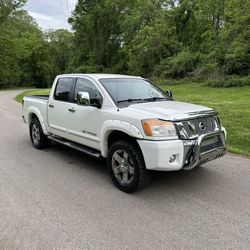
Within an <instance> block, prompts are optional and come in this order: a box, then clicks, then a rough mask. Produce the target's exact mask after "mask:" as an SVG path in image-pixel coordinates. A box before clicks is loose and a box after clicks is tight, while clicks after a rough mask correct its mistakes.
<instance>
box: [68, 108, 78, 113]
mask: <svg viewBox="0 0 250 250" xmlns="http://www.w3.org/2000/svg"><path fill="white" fill-rule="evenodd" d="M68 110H69V112H73V113H74V112H76V110H75V109H74V108H70V109H68Z"/></svg>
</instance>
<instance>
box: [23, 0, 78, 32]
mask: <svg viewBox="0 0 250 250" xmlns="http://www.w3.org/2000/svg"><path fill="white" fill-rule="evenodd" d="M76 2H77V0H53V1H52V0H28V2H27V6H26V7H25V8H26V10H27V11H28V12H29V14H30V15H31V16H32V17H34V19H35V20H36V22H37V23H38V25H39V26H40V27H41V28H42V29H44V30H46V29H61V28H64V29H69V30H70V25H69V24H68V21H67V20H68V18H69V17H70V15H71V12H72V11H73V10H74V8H75V5H76Z"/></svg>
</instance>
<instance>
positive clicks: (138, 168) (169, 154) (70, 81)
mask: <svg viewBox="0 0 250 250" xmlns="http://www.w3.org/2000/svg"><path fill="white" fill-rule="evenodd" d="M23 119H24V122H25V123H27V124H28V126H29V131H30V138H31V142H32V144H33V146H34V147H35V148H37V149H42V148H44V147H46V146H48V145H49V142H50V141H56V142H58V143H61V144H64V145H66V146H69V147H71V148H74V149H76V150H79V151H81V152H84V153H87V154H89V155H91V156H94V157H97V158H101V157H103V158H106V159H107V166H108V170H109V173H110V176H111V178H112V181H113V182H114V184H115V185H116V186H117V187H118V188H119V189H121V190H122V191H124V192H128V193H129V192H133V191H135V190H137V189H139V188H141V187H143V186H144V185H145V184H146V183H147V182H148V181H149V179H150V171H149V170H159V171H172V170H181V169H186V170H190V169H193V168H195V167H198V166H200V165H201V164H204V163H205V162H208V161H211V160H214V159H216V158H218V157H221V156H223V155H224V154H225V152H226V142H225V137H226V130H225V129H224V128H223V127H222V126H221V124H220V120H219V117H218V114H217V113H216V112H215V111H214V110H212V109H210V108H207V107H203V106H199V105H194V104H190V103H184V102H177V101H174V100H173V99H172V93H171V91H167V92H164V91H163V90H161V89H160V88H159V87H157V86H156V85H154V84H153V83H152V82H150V81H149V80H147V79H144V78H141V77H135V76H126V75H113V74H67V75H59V76H57V77H56V78H55V81H54V83H53V86H52V89H51V92H50V95H49V96H32V97H24V100H23Z"/></svg>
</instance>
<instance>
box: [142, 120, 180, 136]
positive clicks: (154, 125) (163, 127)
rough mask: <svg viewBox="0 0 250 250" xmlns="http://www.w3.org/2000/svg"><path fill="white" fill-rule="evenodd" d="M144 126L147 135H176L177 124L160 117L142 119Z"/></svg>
mask: <svg viewBox="0 0 250 250" xmlns="http://www.w3.org/2000/svg"><path fill="white" fill-rule="evenodd" d="M142 126H143V129H144V132H145V134H146V135H147V136H154V137H171V136H176V130H175V126H174V124H173V123H172V122H166V121H161V120H158V119H148V120H142Z"/></svg>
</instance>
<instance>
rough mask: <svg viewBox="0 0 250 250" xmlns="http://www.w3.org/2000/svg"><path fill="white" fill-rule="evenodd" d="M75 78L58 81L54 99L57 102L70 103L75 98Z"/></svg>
mask: <svg viewBox="0 0 250 250" xmlns="http://www.w3.org/2000/svg"><path fill="white" fill-rule="evenodd" d="M74 82H75V78H73V77H62V78H59V79H58V81H57V85H56V89H55V92H54V99H55V100H57V101H64V102H70V101H71V100H72V96H73V89H74Z"/></svg>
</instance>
